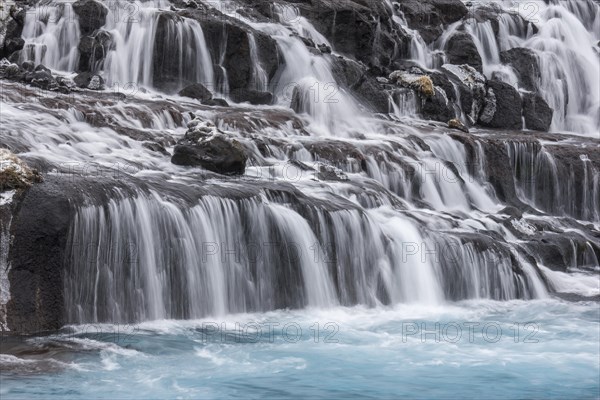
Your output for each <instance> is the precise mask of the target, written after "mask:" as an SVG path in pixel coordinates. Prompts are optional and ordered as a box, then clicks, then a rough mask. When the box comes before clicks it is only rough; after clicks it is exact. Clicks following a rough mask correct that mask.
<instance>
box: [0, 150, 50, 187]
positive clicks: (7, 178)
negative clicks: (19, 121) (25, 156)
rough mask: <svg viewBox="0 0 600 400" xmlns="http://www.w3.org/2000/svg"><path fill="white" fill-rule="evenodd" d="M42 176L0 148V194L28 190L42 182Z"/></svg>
mask: <svg viewBox="0 0 600 400" xmlns="http://www.w3.org/2000/svg"><path fill="white" fill-rule="evenodd" d="M42 180H43V179H42V176H41V175H40V173H39V172H38V171H37V170H36V169H34V168H30V167H29V166H28V165H27V164H26V163H25V162H23V161H22V160H21V159H20V158H18V157H17V156H16V155H14V154H13V153H12V152H10V151H9V150H7V149H2V148H0V192H2V191H5V190H13V189H26V188H28V187H29V186H31V185H33V184H34V183H39V182H42Z"/></svg>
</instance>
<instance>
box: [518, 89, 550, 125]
mask: <svg viewBox="0 0 600 400" xmlns="http://www.w3.org/2000/svg"><path fill="white" fill-rule="evenodd" d="M553 114H554V112H553V110H552V108H550V106H549V105H548V103H546V100H544V99H543V98H542V97H541V96H540V95H537V94H533V93H526V94H524V95H523V116H524V117H525V128H527V129H532V130H534V131H543V132H548V130H549V129H550V125H551V124H552V116H553Z"/></svg>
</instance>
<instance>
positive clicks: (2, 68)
mask: <svg viewBox="0 0 600 400" xmlns="http://www.w3.org/2000/svg"><path fill="white" fill-rule="evenodd" d="M23 76H24V71H23V69H21V68H19V66H18V65H17V64H14V63H11V62H10V61H8V60H7V59H6V58H3V59H2V60H0V78H7V79H12V80H19V79H21V78H22V77H23Z"/></svg>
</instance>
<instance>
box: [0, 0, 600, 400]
mask: <svg viewBox="0 0 600 400" xmlns="http://www.w3.org/2000/svg"><path fill="white" fill-rule="evenodd" d="M124 3H126V2H122V3H121V2H116V3H114V5H115V7H109V8H108V13H107V19H106V25H105V26H104V27H102V30H104V31H106V32H109V33H110V34H111V36H112V38H113V42H112V44H111V45H110V46H109V47H107V48H106V49H104V51H105V53H104V54H105V56H104V58H103V59H102V60H98V61H94V60H92V62H94V70H95V71H97V73H99V74H100V75H101V76H102V77H103V78H104V79H105V80H106V83H107V87H109V89H107V90H106V91H104V92H102V93H99V94H93V95H90V94H89V93H87V92H85V93H78V94H74V95H61V94H44V95H43V96H39V94H36V93H35V92H34V91H32V90H31V89H28V88H25V87H23V86H20V85H17V84H12V83H8V82H6V83H5V82H4V81H3V92H2V113H1V119H2V120H1V121H0V123H1V125H2V127H3V131H2V144H3V145H4V146H6V147H8V148H10V149H12V150H13V151H14V152H15V153H19V156H20V157H22V158H23V159H24V160H26V161H27V162H28V163H30V164H32V165H34V166H37V167H38V168H40V169H41V170H42V171H43V172H44V173H45V176H46V179H47V180H49V181H52V182H54V181H61V180H65V179H72V178H73V177H74V176H76V177H77V179H82V180H83V182H90V183H94V182H96V181H104V180H105V179H109V180H110V185H109V186H110V188H109V189H106V191H103V192H102V194H98V193H100V192H94V191H90V193H87V194H86V193H84V194H83V197H84V199H83V201H81V202H77V203H76V202H74V203H73V204H72V208H73V215H74V217H73V219H72V222H71V226H70V230H69V235H68V238H67V244H66V260H65V274H64V293H65V309H66V322H67V324H68V326H66V327H64V328H63V329H62V330H61V331H59V332H56V333H54V334H51V335H39V336H34V337H19V338H15V337H11V336H8V337H6V338H5V337H4V336H3V337H2V338H1V339H2V341H3V347H2V350H3V351H2V352H3V353H5V354H0V371H1V372H2V377H1V379H2V381H1V385H0V394H2V396H3V397H4V396H7V397H27V398H51V397H55V398H77V397H93V398H99V397H112V398H114V397H119V398H138V397H145V398H150V397H152V398H164V397H173V396H174V395H175V396H179V397H184V398H197V397H211V398H213V397H217V398H218V397H225V396H227V397H229V396H244V397H252V398H254V397H266V396H271V397H284V396H285V397H287V396H319V397H347V396H351V395H356V394H359V393H362V394H363V395H364V394H365V393H368V394H370V395H372V396H374V397H397V396H401V395H404V396H407V397H415V398H419V397H421V398H432V397H453V398H455V397H456V398H460V397H492V398H495V397H499V396H500V395H502V397H508V398H518V397H550V398H565V397H573V398H588V397H591V398H594V397H598V396H599V395H600V392H599V390H600V387H599V385H600V383H599V381H598V374H599V373H600V365H599V362H598V360H599V359H600V358H599V357H598V356H599V354H598V341H599V340H600V336H599V331H598V324H599V319H600V316H599V314H598V303H597V302H595V301H592V300H594V299H596V300H597V298H598V296H600V281H599V279H598V278H599V276H598V272H599V271H600V263H599V260H598V254H599V252H598V248H600V247H599V246H600V243H599V240H598V236H597V232H598V230H599V229H600V167H599V166H598V165H595V164H594V163H593V162H592V161H590V159H589V158H587V157H586V156H585V155H582V156H581V157H580V159H578V160H576V161H575V162H574V163H567V162H566V161H564V159H563V158H561V154H562V153H561V150H562V149H569V150H573V151H579V152H585V151H589V152H597V151H600V145H599V144H598V141H597V140H594V138H596V137H597V134H598V128H599V121H600V119H599V118H600V116H599V114H598V106H599V104H600V102H599V101H600V97H599V96H598V93H597V90H595V89H594V88H598V87H599V85H598V83H599V82H598V79H599V74H600V70H599V62H598V55H597V54H594V53H593V50H592V49H591V43H592V42H593V41H594V40H595V41H598V39H600V17H599V16H598V15H599V14H598V6H597V5H594V4H593V3H588V4H589V7H590V10H592V11H594V12H595V14H594V12H592V13H591V14H590V13H589V12H588V9H586V8H585V7H583V6H581V5H580V3H578V2H575V1H573V2H567V1H560V2H558V3H554V2H553V3H552V4H549V5H547V4H545V2H543V1H540V2H533V3H532V4H535V5H536V7H538V9H539V13H538V14H536V15H537V17H538V18H539V21H537V25H538V29H539V31H538V32H537V33H536V34H533V33H532V31H531V29H530V28H528V27H527V25H526V24H524V23H523V22H522V20H518V19H516V18H515V17H514V15H509V14H506V16H502V17H501V18H500V24H499V32H500V34H499V40H498V42H496V39H495V37H494V35H493V31H492V26H491V24H490V23H489V22H483V23H476V22H474V21H470V22H468V26H467V31H468V32H469V33H470V34H471V35H472V36H473V37H474V38H475V39H476V45H477V46H478V48H479V49H480V53H481V55H482V58H483V61H484V73H485V74H486V75H488V76H491V74H493V73H497V72H499V71H500V72H502V71H504V75H502V76H504V77H505V79H507V80H510V79H516V78H515V75H514V72H513V71H511V70H510V69H508V70H507V69H506V67H501V66H499V59H500V58H499V57H500V56H499V52H500V51H503V50H507V49H509V48H512V47H527V48H531V49H533V50H535V51H536V54H538V56H539V58H540V63H541V64H540V65H541V80H540V82H539V89H540V91H541V93H542V95H543V96H544V98H545V99H546V100H547V101H548V103H549V104H550V105H551V106H552V107H553V108H554V109H555V110H563V111H564V112H555V114H554V115H555V117H554V120H553V125H552V130H553V131H561V132H563V131H564V132H566V133H568V134H566V135H562V134H560V135H555V136H552V139H553V140H545V138H547V137H548V136H544V137H542V138H541V139H538V138H537V137H531V136H527V134H523V135H521V134H517V133H515V134H514V135H513V136H511V135H506V136H502V133H500V132H495V133H494V132H490V131H485V130H478V129H472V131H471V134H470V135H469V136H468V137H465V136H457V135H456V134H454V135H451V134H450V133H451V132H450V131H448V129H447V128H446V127H445V126H444V125H442V124H429V123H427V122H424V121H421V120H418V119H417V118H416V113H417V107H416V102H417V100H416V99H415V98H414V96H412V97H411V96H410V95H406V96H403V97H399V98H397V99H395V100H390V106H391V107H390V113H389V114H387V115H372V114H369V113H368V112H367V111H366V107H364V105H363V104H361V103H360V101H359V100H358V99H357V98H356V97H354V96H353V94H352V93H351V91H350V90H348V89H347V88H345V87H344V86H343V85H338V84H337V83H336V79H335V74H334V65H333V61H332V59H331V58H330V57H337V56H338V54H337V52H336V49H335V47H334V46H332V44H331V43H329V42H328V41H327V39H326V38H325V37H324V36H323V35H322V34H321V33H319V32H318V31H317V29H316V28H315V27H314V26H313V25H312V24H311V23H310V21H309V20H308V19H306V18H304V17H298V18H286V17H285V13H286V12H289V11H290V10H289V9H284V8H282V7H280V6H273V7H272V12H273V15H274V21H271V22H264V21H255V20H253V19H252V18H250V17H248V16H246V15H245V14H241V13H238V12H237V11H236V8H235V7H223V5H222V4H221V7H219V10H220V11H222V12H224V13H225V14H227V15H228V16H229V17H230V18H235V19H237V20H239V21H241V22H243V23H245V24H247V25H248V26H249V27H251V28H252V31H249V33H248V36H247V39H248V51H249V55H250V59H251V60H252V66H251V71H250V74H251V85H252V86H251V87H249V88H250V89H255V90H260V91H264V90H267V89H268V90H270V91H272V92H273V94H274V97H275V101H274V103H275V104H274V105H272V106H249V105H236V104H232V106H231V107H230V108H228V109H220V108H215V107H208V106H202V105H200V104H199V103H198V102H196V101H193V100H190V99H184V98H182V97H178V96H173V95H167V94H165V93H163V92H161V90H163V89H164V90H167V89H166V88H162V87H157V82H158V80H157V79H156V76H158V75H156V74H158V73H160V74H163V75H165V74H166V75H167V76H168V80H169V88H168V90H167V91H168V92H170V93H172V92H173V91H174V90H175V89H179V88H181V87H183V86H185V85H186V84H187V83H189V82H202V83H204V84H205V85H206V86H207V87H209V88H211V89H213V90H214V91H215V92H216V93H217V94H220V95H222V96H223V97H227V94H228V93H229V85H228V76H230V74H231V73H232V72H233V71H227V68H226V67H225V65H227V64H226V63H225V54H226V47H227V43H226V41H227V38H225V39H224V42H223V43H218V44H216V45H215V46H214V47H215V48H217V49H218V51H217V53H218V54H215V52H214V51H213V52H212V53H211V51H209V46H208V45H209V43H208V42H207V40H208V39H207V35H206V33H207V32H205V29H204V28H203V27H202V23H201V22H202V21H200V22H198V21H196V20H193V19H190V18H184V17H181V16H178V15H171V14H169V13H170V11H169V9H170V6H171V4H170V3H169V2H167V1H162V0H161V1H154V2H133V3H127V4H132V5H134V6H135V10H136V13H135V18H136V19H135V20H134V19H132V18H122V15H121V14H119V15H117V11H118V10H120V12H121V13H122V12H123V9H124V8H125V7H126V6H127V5H126V4H124ZM227 3H228V4H230V3H231V2H227ZM386 4H388V5H389V8H390V12H392V10H394V7H393V4H392V3H391V2H386ZM205 5H206V6H208V7H215V4H212V3H211V2H206V4H205ZM504 6H506V7H507V8H508V7H509V5H508V4H505V5H504ZM45 10H46V11H44V14H42V15H41V17H40V16H39V15H38V16H37V17H40V18H37V17H36V14H28V15H27V17H26V20H25V27H24V30H23V38H24V39H25V48H24V50H23V52H22V53H21V59H22V60H32V61H34V62H35V63H36V64H38V63H43V64H45V65H46V66H48V67H49V68H52V69H53V70H54V71H55V72H57V73H63V74H66V75H69V74H72V73H73V72H74V71H75V70H76V65H77V63H78V62H79V53H78V50H77V45H78V43H79V40H80V37H79V25H78V24H79V23H78V20H77V17H76V16H75V15H74V14H73V10H72V7H71V4H70V2H55V3H50V5H49V6H48V7H46V8H45ZM516 11H517V12H518V13H519V14H520V15H522V16H523V17H526V16H528V14H525V13H526V12H527V10H520V9H519V10H516ZM294 13H295V15H299V14H297V13H298V11H297V10H294ZM558 15H560V16H561V18H560V19H557V18H555V17H556V16H558ZM393 21H394V23H395V24H397V26H398V27H399V28H402V29H405V30H406V32H408V33H409V34H410V35H411V37H412V39H411V58H413V59H414V60H415V61H416V62H418V63H420V64H421V65H422V66H423V67H425V68H434V67H438V66H439V65H438V64H439V62H438V61H439V55H440V49H441V48H443V41H444V40H447V39H448V37H449V35H450V34H451V33H452V31H453V30H454V29H458V24H455V25H453V26H451V27H449V29H448V31H447V32H446V33H445V34H444V35H442V38H441V39H440V42H438V43H433V44H431V45H429V46H427V45H426V44H425V42H424V41H423V39H422V38H421V37H420V35H419V33H418V32H417V31H412V30H409V29H408V28H406V21H405V19H404V16H403V15H401V14H400V13H397V14H395V15H394V16H393ZM157 32H159V34H157ZM259 35H267V36H269V37H271V38H272V39H273V40H274V41H275V43H276V46H277V49H278V52H279V55H280V58H281V65H280V66H279V68H278V70H277V72H276V73H275V74H274V76H273V77H269V74H268V73H267V71H266V69H265V68H266V67H265V64H264V63H263V62H262V61H261V55H260V52H259V47H258V45H257V43H258V40H259ZM298 35H300V36H302V37H304V38H309V39H311V40H313V41H314V42H315V43H316V44H322V45H326V46H329V47H331V48H332V51H333V55H332V56H324V55H320V54H315V52H311V51H309V50H308V48H307V47H306V46H305V44H304V43H303V41H302V39H301V38H300V37H299V36H298ZM559 38H560V40H558V39H559ZM157 43H158V45H157ZM165 43H166V44H168V46H169V48H168V49H167V50H165V49H163V48H162V47H160V46H163V47H164V45H165ZM440 43H441V44H440ZM587 44H589V48H588V46H587ZM157 46H158V47H157ZM157 48H159V49H161V50H160V54H163V55H166V56H165V59H167V58H168V62H166V61H164V60H163V62H162V63H159V64H158V65H162V66H161V67H160V68H162V69H161V70H160V71H158V70H157V68H158V67H157V64H156V63H155V61H156V59H155V58H156V54H157V53H158V50H157ZM164 65H168V67H164ZM213 66H217V67H216V68H213ZM160 68H159V69H160ZM215 70H219V71H220V73H219V74H216V73H215V72H214V71H215ZM514 82H516V80H515V81H514ZM124 84H133V85H134V86H133V87H134V88H136V90H135V91H133V92H131V93H127V95H128V97H127V101H121V100H119V99H118V98H114V97H113V96H112V90H113V89H114V87H119V86H124ZM515 85H516V83H515ZM556 85H560V86H556ZM583 90H585V92H582V91H583ZM582 93H585V95H584V94H582ZM35 96H37V97H35ZM561 96H562V97H561ZM566 96H568V97H569V98H571V99H576V100H575V101H569V102H568V103H566V101H565V98H566ZM34 97H35V101H32V100H31V99H32V98H34ZM317 98H318V99H320V100H316V99H317ZM232 103H233V102H232ZM293 103H295V106H294V109H295V111H296V113H293V112H291V111H290V110H289V107H290V105H292V104H293ZM199 120H202V121H204V120H208V121H211V122H212V124H213V125H214V126H215V127H216V128H215V129H217V128H218V129H219V130H221V131H222V132H225V133H226V134H228V135H231V136H232V137H235V138H236V140H238V141H239V142H240V143H241V145H242V146H243V147H244V149H245V150H246V152H247V153H248V154H250V161H249V164H250V165H249V166H248V168H247V169H246V173H245V174H244V175H243V176H240V177H235V178H231V177H225V176H222V175H219V174H214V173H211V172H208V171H205V170H202V169H201V168H189V167H181V166H177V165H174V164H172V163H171V162H170V156H167V155H164V154H162V153H160V152H157V151H153V150H152V149H151V148H149V147H148V146H145V145H146V144H148V142H159V143H161V144H163V145H164V146H165V148H166V150H167V152H169V153H172V151H173V147H174V143H175V140H176V139H180V138H182V137H183V135H184V133H185V132H186V130H187V129H188V128H191V127H193V126H194V125H195V124H196V125H197V124H198V123H199ZM98 121H100V123H98ZM32 128H34V129H32ZM572 134H575V135H572ZM496 135H498V136H496ZM594 135H596V136H594ZM580 136H588V137H589V138H590V140H587V139H584V138H581V137H580ZM140 138H141V139H140ZM257 139H258V140H257ZM582 149H583V150H582ZM337 153H341V154H342V156H338V157H335V161H332V154H337ZM499 154H500V155H501V156H502V157H505V158H504V159H505V161H504V162H503V163H501V164H500V165H501V170H502V176H507V177H508V178H507V179H514V182H515V183H516V184H515V187H514V190H515V192H516V194H515V196H514V197H515V199H514V200H510V201H509V200H507V197H508V195H507V193H503V192H502V191H499V190H497V189H495V186H494V184H493V183H492V180H493V179H496V178H497V176H495V175H492V176H490V174H488V172H487V171H489V168H497V169H496V171H498V167H497V165H498V160H497V157H499V156H498V155H499ZM494 165H496V167H494ZM579 171H581V174H579ZM576 173H577V174H578V175H575V174H576ZM576 176H577V177H581V179H579V178H576ZM497 187H498V186H496V188H497ZM103 190H104V189H103ZM104 196H107V197H108V198H109V199H108V200H107V201H105V202H101V201H100V202H99V201H98V198H99V197H104ZM0 201H2V202H1V203H0V218H4V214H2V211H3V208H2V207H7V204H9V203H10V199H9V197H6V199H5V195H4V194H3V197H2V198H1V199H0ZM2 221H3V230H2V231H1V232H0V234H1V236H0V239H1V240H0V324H2V323H3V320H4V317H3V313H4V306H5V304H6V302H7V296H8V295H9V293H10V287H9V286H10V285H8V280H7V277H8V271H9V270H10V265H9V263H8V255H7V251H6V248H7V246H8V243H9V241H10V238H9V234H8V231H5V229H4V226H5V224H4V219H3V220H2ZM8 222H10V221H8ZM6 226H8V224H7V225H6ZM552 240H560V243H561V246H563V247H561V251H560V254H558V255H557V256H556V257H558V258H560V260H562V261H561V262H560V263H559V264H560V265H556V264H553V262H552V260H551V257H549V256H548V252H547V251H545V249H546V247H544V244H545V243H547V241H552ZM545 241H546V242H545ZM552 243H554V242H552ZM556 257H555V258H556ZM563 299H569V300H575V301H567V300H563ZM236 323H237V324H239V325H236ZM271 323H273V324H278V325H273V326H271V325H269V324H271ZM436 324H438V325H436ZM0 326H2V325H0ZM269 326H270V327H271V328H272V329H271V328H269ZM269 332H270V334H268V333H269ZM459 332H460V334H458V333H459ZM24 375H25V376H27V377H28V384H27V386H23V385H22V384H21V383H22V377H23V376H24ZM450 378H451V379H450ZM433 380H435V384H432V382H433ZM90 382H94V383H93V384H90ZM457 382H461V384H460V385H459V384H458V383H457ZM106 387H111V388H112V392H111V393H108V392H107V391H106ZM449 394H451V395H449Z"/></svg>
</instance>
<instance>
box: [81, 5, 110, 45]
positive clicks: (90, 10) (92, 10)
mask: <svg viewBox="0 0 600 400" xmlns="http://www.w3.org/2000/svg"><path fill="white" fill-rule="evenodd" d="M73 11H74V12H75V14H77V16H78V17H79V29H80V30H81V34H82V35H86V36H87V35H91V34H92V33H93V32H94V31H95V30H96V29H100V28H101V27H102V26H104V24H105V23H106V15H107V14H108V8H107V7H106V6H105V5H103V4H102V3H99V2H97V1H94V0H79V1H76V2H75V3H73Z"/></svg>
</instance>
